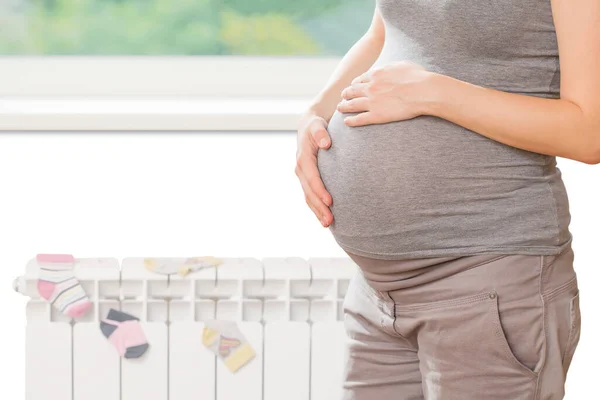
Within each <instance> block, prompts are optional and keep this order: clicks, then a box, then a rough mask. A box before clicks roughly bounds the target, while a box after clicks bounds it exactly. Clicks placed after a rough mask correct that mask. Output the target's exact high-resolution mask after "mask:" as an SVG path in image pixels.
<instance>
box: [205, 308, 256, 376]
mask: <svg viewBox="0 0 600 400" xmlns="http://www.w3.org/2000/svg"><path fill="white" fill-rule="evenodd" d="M202 344H204V346H206V347H207V348H209V349H210V350H211V351H212V352H213V353H215V354H216V355H217V357H219V359H221V360H222V361H223V363H224V364H225V366H226V367H227V368H228V369H229V370H230V371H231V372H236V371H237V370H238V369H240V368H241V367H242V366H244V365H246V364H247V363H248V362H249V361H250V360H252V359H253V358H254V356H255V355H256V353H255V352H254V349H252V347H251V346H250V343H248V341H247V340H246V337H245V336H244V335H243V334H242V332H241V331H240V330H239V328H238V326H237V324H236V323H235V322H233V321H218V320H209V321H205V324H204V330H203V332H202Z"/></svg>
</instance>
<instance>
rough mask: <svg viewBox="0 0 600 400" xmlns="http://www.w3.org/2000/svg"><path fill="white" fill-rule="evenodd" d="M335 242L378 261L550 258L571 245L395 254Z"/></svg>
mask: <svg viewBox="0 0 600 400" xmlns="http://www.w3.org/2000/svg"><path fill="white" fill-rule="evenodd" d="M335 241H336V242H337V243H338V244H339V245H340V247H341V248H342V249H343V250H344V251H346V252H348V253H352V254H356V255H358V256H363V257H369V258H375V259H379V260H404V259H411V258H425V257H450V256H469V255H478V254H498V255H500V254H522V255H532V256H541V255H547V256H550V255H557V254H560V253H562V251H563V250H564V249H565V248H566V247H567V246H568V245H570V244H571V240H569V241H567V242H566V243H564V244H562V245H557V246H465V247H455V248H451V249H433V250H413V251H407V252H397V253H380V252H374V251H367V250H363V249H358V248H356V247H353V246H349V245H347V244H345V243H344V242H342V241H341V240H340V239H338V238H335Z"/></svg>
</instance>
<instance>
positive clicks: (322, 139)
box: [310, 124, 331, 155]
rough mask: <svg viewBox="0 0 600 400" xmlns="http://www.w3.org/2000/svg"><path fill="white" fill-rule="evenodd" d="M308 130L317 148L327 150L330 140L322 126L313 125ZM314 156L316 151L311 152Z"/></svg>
mask: <svg viewBox="0 0 600 400" xmlns="http://www.w3.org/2000/svg"><path fill="white" fill-rule="evenodd" d="M311 128H312V129H310V135H311V136H312V138H313V141H314V143H316V145H317V147H319V148H322V149H327V148H329V147H330V146H331V138H330V137H329V132H327V129H325V125H324V124H315V125H314V126H312V127H311ZM315 150H316V149H315ZM313 153H314V154H315V155H316V151H315V152H313Z"/></svg>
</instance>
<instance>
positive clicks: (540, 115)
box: [424, 74, 600, 164]
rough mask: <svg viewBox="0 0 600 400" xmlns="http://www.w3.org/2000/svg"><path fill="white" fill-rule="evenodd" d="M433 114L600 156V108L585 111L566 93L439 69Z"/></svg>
mask: <svg viewBox="0 0 600 400" xmlns="http://www.w3.org/2000/svg"><path fill="white" fill-rule="evenodd" d="M431 79H432V80H434V82H432V84H431V87H434V88H435V92H436V94H435V95H434V96H433V97H434V100H433V101H431V102H428V103H427V104H426V105H425V110H424V114H428V115H434V116H437V117H440V118H443V119H446V120H448V121H451V122H454V123H455V124H457V125H461V126H463V127H465V128H467V129H470V130H472V131H475V132H477V133H479V134H481V135H484V136H486V137H489V138H490V139H493V140H496V141H498V142H501V143H504V144H507V145H509V146H513V147H518V148H520V149H524V150H529V151H533V152H536V153H542V154H548V155H554V156H560V157H565V158H569V159H573V160H577V161H581V162H584V163H588V164H596V163H599V162H600V115H599V113H600V110H588V111H587V112H585V111H584V110H583V109H582V108H581V107H579V106H578V105H577V104H575V103H573V102H570V101H568V100H564V99H545V98H540V97H534V96H526V95H520V94H514V93H507V92H502V91H499V90H494V89H489V88H484V87H481V86H476V85H473V84H470V83H468V82H464V81H460V80H458V79H454V78H452V77H448V76H444V75H437V74H435V75H434V76H432V78H431Z"/></svg>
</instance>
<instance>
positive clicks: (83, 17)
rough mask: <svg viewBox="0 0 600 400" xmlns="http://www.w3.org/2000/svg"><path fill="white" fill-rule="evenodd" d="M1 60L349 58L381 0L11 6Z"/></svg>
mask: <svg viewBox="0 0 600 400" xmlns="http://www.w3.org/2000/svg"><path fill="white" fill-rule="evenodd" d="M6 1H8V3H5V2H3V3H0V54H2V55H15V54H17V55H303V56H319V55H342V54H344V53H345V52H346V51H347V50H348V49H349V48H350V46H351V45H352V44H353V43H354V42H355V41H356V40H357V39H358V38H359V37H360V36H361V35H362V34H363V33H364V32H365V31H366V29H367V28H368V26H369V23H370V22H371V18H372V14H373V7H374V0H6Z"/></svg>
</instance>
